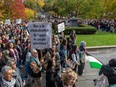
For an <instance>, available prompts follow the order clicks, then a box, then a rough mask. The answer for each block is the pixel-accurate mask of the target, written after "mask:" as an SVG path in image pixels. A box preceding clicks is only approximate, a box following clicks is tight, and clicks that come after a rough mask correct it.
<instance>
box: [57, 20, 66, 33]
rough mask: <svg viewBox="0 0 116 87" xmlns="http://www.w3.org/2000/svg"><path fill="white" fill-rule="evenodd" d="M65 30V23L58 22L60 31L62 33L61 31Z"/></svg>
mask: <svg viewBox="0 0 116 87" xmlns="http://www.w3.org/2000/svg"><path fill="white" fill-rule="evenodd" d="M64 30H65V24H64V22H63V23H60V24H58V32H59V33H60V32H62V31H64Z"/></svg>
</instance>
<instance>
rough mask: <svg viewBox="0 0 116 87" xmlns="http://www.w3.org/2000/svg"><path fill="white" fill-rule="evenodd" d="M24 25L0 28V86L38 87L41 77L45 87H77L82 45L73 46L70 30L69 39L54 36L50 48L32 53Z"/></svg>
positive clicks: (3, 25)
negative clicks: (44, 81) (44, 79)
mask: <svg viewBox="0 0 116 87" xmlns="http://www.w3.org/2000/svg"><path fill="white" fill-rule="evenodd" d="M27 23H28V22H23V23H22V24H15V22H14V23H11V25H7V24H1V25H0V71H1V75H0V86H1V87H42V86H41V85H42V83H41V80H42V77H43V75H45V77H46V87H77V85H76V81H77V79H78V75H79V76H82V75H83V72H84V67H85V54H86V53H87V49H86V42H85V41H81V42H80V46H77V45H76V33H75V31H74V30H73V31H72V32H71V34H70V35H69V37H65V35H63V36H62V35H59V34H54V35H53V36H52V48H47V49H39V50H38V49H34V48H31V43H30V34H29V32H28V29H27ZM71 64H72V65H71ZM71 66H73V67H71ZM115 75H116V74H115Z"/></svg>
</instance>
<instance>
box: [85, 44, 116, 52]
mask: <svg viewBox="0 0 116 87" xmlns="http://www.w3.org/2000/svg"><path fill="white" fill-rule="evenodd" d="M112 48H116V45H109V46H91V47H87V50H89V51H91V50H92V51H93V50H101V49H112Z"/></svg>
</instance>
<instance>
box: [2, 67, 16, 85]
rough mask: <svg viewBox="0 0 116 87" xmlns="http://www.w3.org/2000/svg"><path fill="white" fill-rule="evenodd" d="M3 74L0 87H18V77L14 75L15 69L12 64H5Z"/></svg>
mask: <svg viewBox="0 0 116 87" xmlns="http://www.w3.org/2000/svg"><path fill="white" fill-rule="evenodd" d="M1 74H2V75H1V77H0V87H17V86H16V78H15V77H13V76H12V74H13V70H12V68H11V67H10V66H4V67H3V68H2V70H1Z"/></svg>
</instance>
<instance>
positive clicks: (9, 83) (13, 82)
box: [1, 78, 16, 87]
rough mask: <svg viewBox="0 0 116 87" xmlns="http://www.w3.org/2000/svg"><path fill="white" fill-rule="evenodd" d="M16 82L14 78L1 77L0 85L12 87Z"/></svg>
mask: <svg viewBox="0 0 116 87" xmlns="http://www.w3.org/2000/svg"><path fill="white" fill-rule="evenodd" d="M15 83H16V80H15V79H14V78H12V80H11V81H6V80H5V79H4V78H2V84H1V87H14V86H15Z"/></svg>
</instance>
